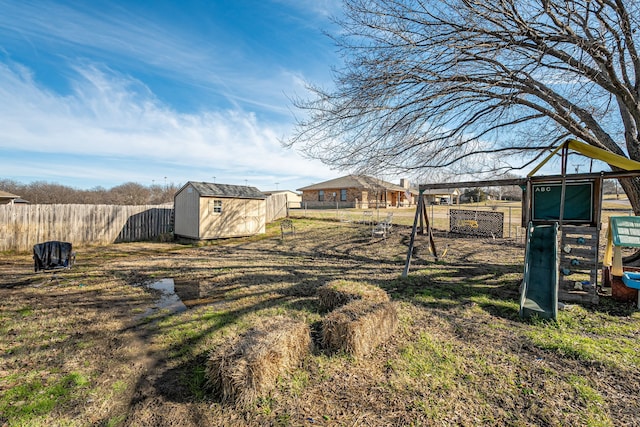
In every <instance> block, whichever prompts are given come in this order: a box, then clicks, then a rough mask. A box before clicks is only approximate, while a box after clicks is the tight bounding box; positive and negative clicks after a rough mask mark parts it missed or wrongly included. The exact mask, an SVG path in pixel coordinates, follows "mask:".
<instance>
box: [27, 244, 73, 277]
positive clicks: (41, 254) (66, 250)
mask: <svg viewBox="0 0 640 427" xmlns="http://www.w3.org/2000/svg"><path fill="white" fill-rule="evenodd" d="M33 261H34V264H35V265H34V268H35V271H39V270H51V269H54V268H70V267H71V265H72V264H73V252H72V247H71V243H68V242H57V241H51V242H44V243H38V244H37V245H34V246H33Z"/></svg>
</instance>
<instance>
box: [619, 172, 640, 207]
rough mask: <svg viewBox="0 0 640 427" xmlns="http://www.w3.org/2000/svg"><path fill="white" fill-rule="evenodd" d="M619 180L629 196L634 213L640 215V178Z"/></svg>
mask: <svg viewBox="0 0 640 427" xmlns="http://www.w3.org/2000/svg"><path fill="white" fill-rule="evenodd" d="M619 182H620V185H621V186H622V188H623V190H624V192H625V193H626V194H627V197H628V198H629V203H631V208H632V209H633V214H634V215H640V178H639V177H635V178H622V179H620V180H619Z"/></svg>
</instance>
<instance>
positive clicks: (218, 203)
mask: <svg viewBox="0 0 640 427" xmlns="http://www.w3.org/2000/svg"><path fill="white" fill-rule="evenodd" d="M209 213H216V214H220V213H222V200H213V201H211V202H209Z"/></svg>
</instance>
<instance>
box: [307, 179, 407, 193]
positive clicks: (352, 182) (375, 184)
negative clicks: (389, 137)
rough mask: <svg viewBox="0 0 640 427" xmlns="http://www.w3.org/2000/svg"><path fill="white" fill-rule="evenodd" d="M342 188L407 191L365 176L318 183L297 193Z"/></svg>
mask: <svg viewBox="0 0 640 427" xmlns="http://www.w3.org/2000/svg"><path fill="white" fill-rule="evenodd" d="M342 188H363V189H369V190H372V189H384V190H391V191H402V192H405V191H406V190H407V189H406V188H403V187H400V186H399V185H396V184H392V183H390V182H386V181H383V180H381V179H377V178H373V177H371V176H367V175H347V176H343V177H340V178H336V179H331V180H329V181H324V182H319V183H317V184H313V185H309V186H307V187H302V188H298V191H309V190H326V189H342Z"/></svg>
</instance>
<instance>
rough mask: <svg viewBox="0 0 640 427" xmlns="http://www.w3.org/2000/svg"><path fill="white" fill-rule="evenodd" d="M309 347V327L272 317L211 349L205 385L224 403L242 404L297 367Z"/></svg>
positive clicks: (293, 321)
mask: <svg viewBox="0 0 640 427" xmlns="http://www.w3.org/2000/svg"><path fill="white" fill-rule="evenodd" d="M310 350H311V336H310V330H309V326H308V325H307V324H306V323H304V322H300V321H296V320H293V319H290V318H286V317H282V316H279V317H272V318H268V319H266V320H264V321H263V322H262V323H260V324H259V325H256V326H255V327H253V328H251V329H250V330H248V331H247V332H246V333H245V334H244V335H242V336H240V337H237V338H236V339H234V340H232V341H231V342H228V343H227V344H225V345H223V346H221V347H220V348H218V349H216V350H214V351H212V353H211V355H210V356H209V360H208V361H207V366H206V375H207V378H208V384H209V385H210V386H211V387H212V388H213V391H214V393H216V394H217V395H218V396H220V397H221V399H222V401H223V402H227V403H234V404H236V405H244V404H247V403H250V402H251V401H253V400H255V399H256V398H257V397H259V396H262V395H264V394H265V393H267V392H268V391H270V390H272V389H273V388H274V387H275V385H276V379H277V378H278V376H280V375H283V374H285V373H286V372H287V371H289V370H291V369H293V368H295V367H297V366H299V364H300V362H301V361H302V359H303V358H304V357H305V356H306V355H307V354H309V352H310Z"/></svg>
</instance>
